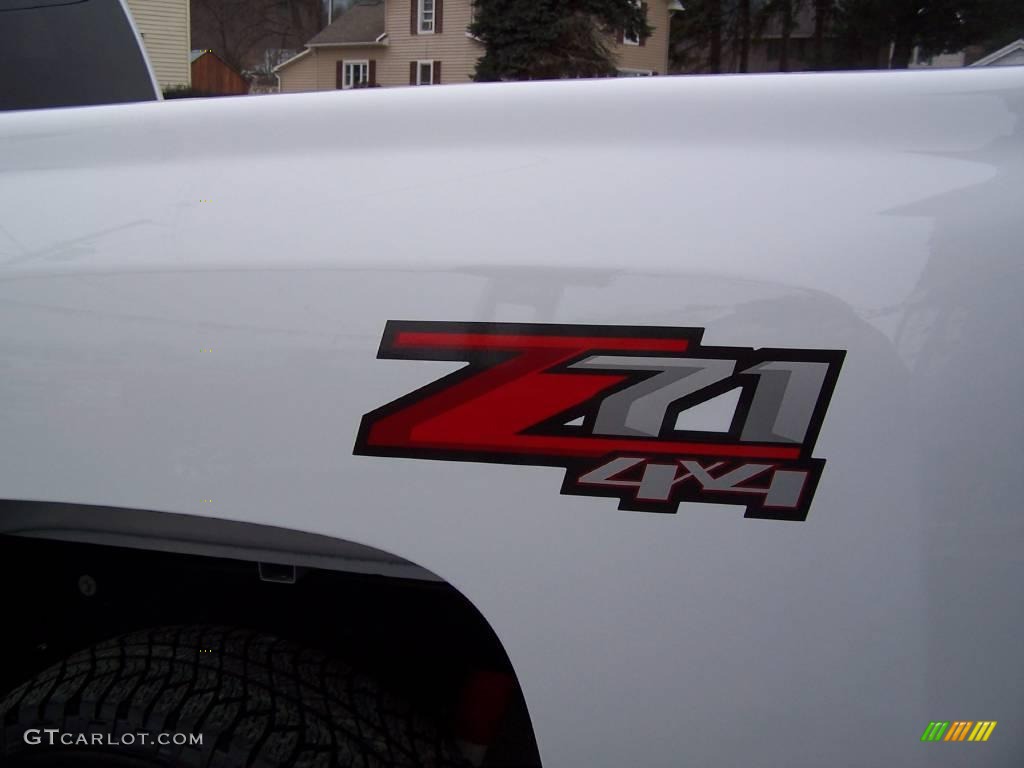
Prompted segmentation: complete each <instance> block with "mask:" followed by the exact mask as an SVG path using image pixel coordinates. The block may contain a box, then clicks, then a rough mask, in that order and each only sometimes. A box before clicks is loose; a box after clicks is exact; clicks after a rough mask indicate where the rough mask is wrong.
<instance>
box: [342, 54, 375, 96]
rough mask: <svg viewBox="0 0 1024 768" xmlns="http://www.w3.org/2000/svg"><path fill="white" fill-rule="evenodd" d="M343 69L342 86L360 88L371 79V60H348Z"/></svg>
mask: <svg viewBox="0 0 1024 768" xmlns="http://www.w3.org/2000/svg"><path fill="white" fill-rule="evenodd" d="M343 71H344V77H343V78H342V81H341V87H342V88H345V89H348V88H358V87H359V86H361V85H366V84H367V83H368V82H369V81H370V62H368V61H346V62H345V68H344V70H343Z"/></svg>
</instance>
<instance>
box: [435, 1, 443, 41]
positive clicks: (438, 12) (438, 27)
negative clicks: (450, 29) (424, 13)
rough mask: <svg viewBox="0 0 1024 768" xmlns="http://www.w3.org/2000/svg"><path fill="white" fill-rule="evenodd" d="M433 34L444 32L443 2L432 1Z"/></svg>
mask: <svg viewBox="0 0 1024 768" xmlns="http://www.w3.org/2000/svg"><path fill="white" fill-rule="evenodd" d="M434 32H435V33H437V34H441V33H442V32H444V0H434Z"/></svg>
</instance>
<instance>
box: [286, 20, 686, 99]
mask: <svg viewBox="0 0 1024 768" xmlns="http://www.w3.org/2000/svg"><path fill="white" fill-rule="evenodd" d="M674 5H675V3H674V2H671V1H670V0H651V2H650V3H644V4H643V6H644V8H645V9H646V12H647V20H648V23H649V24H650V25H651V26H652V27H653V28H654V32H653V34H652V35H651V36H650V37H649V38H647V39H645V40H630V39H628V38H624V37H623V36H622V35H621V34H620V35H619V38H618V39H617V40H616V41H615V42H614V43H613V46H612V47H613V50H614V52H615V55H616V60H617V63H618V68H619V73H620V74H621V75H623V76H643V75H660V74H664V73H665V72H667V71H668V26H669V13H670V6H674ZM472 13H473V5H472V0H357V2H356V4H355V5H353V6H352V7H350V8H349V9H348V10H347V11H345V12H344V13H343V14H341V15H340V16H339V17H338V18H337V19H336V20H335V21H334V22H333V23H332V24H330V25H329V26H328V27H326V28H325V29H324V30H322V31H321V32H320V33H319V34H317V35H316V36H315V37H313V39H311V40H310V41H309V42H308V43H306V48H305V50H303V51H302V52H301V53H299V54H298V55H297V56H294V57H292V58H291V59H288V60H287V61H285V62H282V63H281V64H279V65H278V66H277V67H275V68H274V72H275V74H276V75H277V77H278V79H279V81H280V83H281V92H282V93H295V92H299V91H328V90H335V89H348V88H355V87H365V86H377V85H379V86H388V87H389V86H396V85H431V84H438V83H468V82H471V81H472V79H473V71H474V69H475V68H476V62H477V60H478V59H479V58H480V57H481V56H482V55H483V53H484V47H483V45H482V44H481V43H480V42H479V41H478V40H477V39H475V38H474V37H472V36H471V35H470V34H469V33H468V32H467V29H468V27H469V25H470V21H471V19H472Z"/></svg>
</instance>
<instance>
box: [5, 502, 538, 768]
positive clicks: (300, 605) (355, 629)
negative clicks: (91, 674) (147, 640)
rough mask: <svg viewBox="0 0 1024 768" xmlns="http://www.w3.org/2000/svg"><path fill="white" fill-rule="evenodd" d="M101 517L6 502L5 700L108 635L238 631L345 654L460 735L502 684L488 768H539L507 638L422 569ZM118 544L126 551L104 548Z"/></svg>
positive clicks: (237, 533) (170, 520) (339, 547)
mask: <svg viewBox="0 0 1024 768" xmlns="http://www.w3.org/2000/svg"><path fill="white" fill-rule="evenodd" d="M102 510H110V508H96V507H92V508H85V507H81V506H79V505H54V504H39V503H36V502H12V501H3V502H0V521H3V524H2V525H0V573H2V574H3V584H4V591H5V593H6V597H5V605H6V607H7V611H8V614H7V616H8V621H7V622H5V623H6V625H7V627H8V629H7V631H6V632H5V633H3V636H2V638H0V646H2V648H0V650H2V651H3V653H4V654H5V655H4V657H5V658H7V659H9V660H10V661H11V663H9V664H6V665H3V666H2V667H0V696H2V695H3V694H5V693H6V692H8V691H10V690H11V689H13V688H14V687H16V686H17V685H19V684H20V683H22V682H23V681H24V680H26V679H29V678H30V677H32V676H33V675H35V674H37V673H38V672H40V671H42V670H43V669H45V668H47V667H49V666H51V665H52V664H54V663H57V662H59V661H60V660H61V659H63V658H65V657H67V656H68V655H70V654H72V653H74V652H76V651H79V650H81V649H83V648H87V647H89V646H90V645H92V644H94V643H97V642H100V641H103V640H107V639H109V638H111V637H115V636H118V635H122V634H126V633H129V632H133V631H136V630H140V629H147V628H152V627H162V626H181V625H218V626H229V627H239V628H244V629H251V630H255V631H259V632H263V633H267V634H272V635H275V636H279V637H282V638H283V639H286V640H289V641H291V642H293V643H296V644H300V645H303V646H307V647H310V648H314V649H317V650H319V651H321V652H323V653H325V654H328V655H331V656H335V657H337V658H340V659H343V660H344V661H346V662H348V663H350V664H352V665H353V666H355V667H357V668H359V669H360V670H362V671H364V672H366V673H367V674H370V675H372V676H373V677H374V678H376V679H377V680H378V681H379V682H380V684H381V685H382V686H385V687H386V688H388V689H389V690H392V691H395V692H396V693H398V694H399V695H401V696H403V697H405V698H407V699H409V700H410V701H412V702H414V703H415V704H416V705H417V706H418V707H419V708H420V709H421V710H423V711H425V712H429V713H431V715H432V716H434V717H435V718H436V721H437V722H438V724H439V726H440V727H442V728H443V729H446V731H447V733H449V735H451V736H452V737H453V738H460V737H461V734H460V732H459V731H460V728H464V727H465V721H466V719H467V705H468V706H469V707H470V708H471V710H476V709H479V706H478V703H477V702H479V695H480V694H479V691H480V688H481V683H480V681H481V680H482V679H488V676H490V679H493V678H494V676H499V677H502V676H503V677H505V678H506V679H509V680H511V681H512V685H511V694H510V696H509V697H508V705H507V707H504V708H503V710H502V712H501V717H500V723H497V725H496V729H495V731H494V733H493V736H492V743H491V744H489V745H488V749H487V750H486V757H485V758H483V759H484V762H483V764H484V765H495V766H497V765H516V766H534V765H539V764H540V761H539V757H538V754H537V747H536V741H535V738H534V735H533V728H532V725H531V723H530V718H529V714H528V712H527V710H526V706H525V702H524V700H523V697H522V692H521V690H520V688H519V685H518V680H517V678H516V676H515V671H514V669H513V668H512V665H511V663H510V661H509V659H508V655H507V654H506V652H505V650H504V648H503V646H502V644H501V642H500V640H499V639H498V637H497V636H496V635H495V633H494V632H493V630H492V629H491V627H490V625H489V624H488V623H487V621H486V620H485V619H484V617H483V616H482V615H481V614H480V612H479V611H478V610H477V609H476V607H475V606H473V604H472V603H471V602H470V601H469V600H468V599H466V598H465V597H464V596H463V595H462V594H461V593H460V592H459V591H458V590H456V589H455V588H454V587H452V586H451V585H450V584H448V583H447V582H444V581H443V580H440V579H439V578H437V577H436V576H434V575H433V574H431V573H430V572H429V571H425V570H423V569H418V567H417V566H415V565H414V564H412V563H408V562H407V561H404V560H402V559H401V558H398V557H395V556H392V555H389V554H388V553H384V552H380V551H379V550H371V549H370V548H368V547H362V546H360V545H355V544H352V543H350V542H342V541H337V540H332V539H326V538H325V537H311V536H307V535H305V534H296V533H295V532H290V531H283V529H277V528H273V527H270V526H257V525H249V524H240V523H225V522H224V521H215V522H216V523H218V524H219V525H218V526H217V528H218V532H217V535H213V532H212V530H205V531H200V530H197V529H198V528H200V527H201V526H203V525H207V524H208V522H209V521H207V522H206V523H204V522H203V521H202V519H198V518H189V517H188V516H182V515H168V514H167V513H156V512H139V511H136V510H121V509H118V510H112V511H108V512H103V511H102ZM33 513H35V517H34V518H33V517H32V516H33ZM126 514H129V515H132V514H134V515H136V517H133V518H132V521H133V525H134V526H137V527H138V531H136V533H139V534H140V535H135V534H133V530H134V529H132V528H130V527H129V528H126V527H125V526H124V525H121V524H120V523H119V522H118V519H119V517H121V516H124V515H126ZM140 515H141V516H142V517H139V516H140ZM143 517H144V518H145V519H144V520H143ZM73 518H77V520H78V522H77V523H75V524H72V523H71V522H69V520H70V519H73ZM182 518H186V519H182ZM31 519H34V520H36V521H39V520H42V521H45V522H44V523H37V524H30V523H28V522H27V521H29V520H31ZM82 520H89V521H90V523H89V528H88V529H84V528H83V527H82V524H81V521H82ZM197 520H199V522H198V523H197V522H196V521H197ZM12 521H16V522H12ZM238 526H241V528H239V527H238ZM104 529H112V530H116V531H119V535H118V536H117V537H113V536H104ZM12 531H16V533H14V532H12ZM142 531H144V532H145V533H144V535H142V534H141V533H140V532H142ZM160 531H163V536H162V537H161V535H160ZM154 532H156V534H155V533H154ZM171 533H173V537H171V536H170V534H171ZM110 540H113V541H116V542H117V545H114V544H111V543H101V542H107V541H110ZM239 541H243V542H244V544H245V545H244V546H240V545H239ZM189 542H192V544H191V545H190V543H189ZM283 542H284V543H286V546H287V551H284V550H282V549H281V547H282V545H283V544H282V543H283ZM229 554H231V555H233V556H227V555H229ZM257 558H260V559H257ZM263 558H266V559H263ZM482 676H483V677H482ZM492 689H493V686H492ZM474 692H476V693H474ZM474 695H476V696H477V699H473V698H470V699H469V700H468V702H467V696H469V697H473V696H474ZM474 719H477V720H478V719H479V718H474V712H473V711H470V713H469V720H470V721H473V720H474ZM477 730H478V731H479V728H477Z"/></svg>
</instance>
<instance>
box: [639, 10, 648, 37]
mask: <svg viewBox="0 0 1024 768" xmlns="http://www.w3.org/2000/svg"><path fill="white" fill-rule="evenodd" d="M640 12H641V13H642V14H643V15H644V18H645V19H646V18H647V3H640ZM645 45H647V36H646V35H640V47H641V48H642V47H643V46H645Z"/></svg>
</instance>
